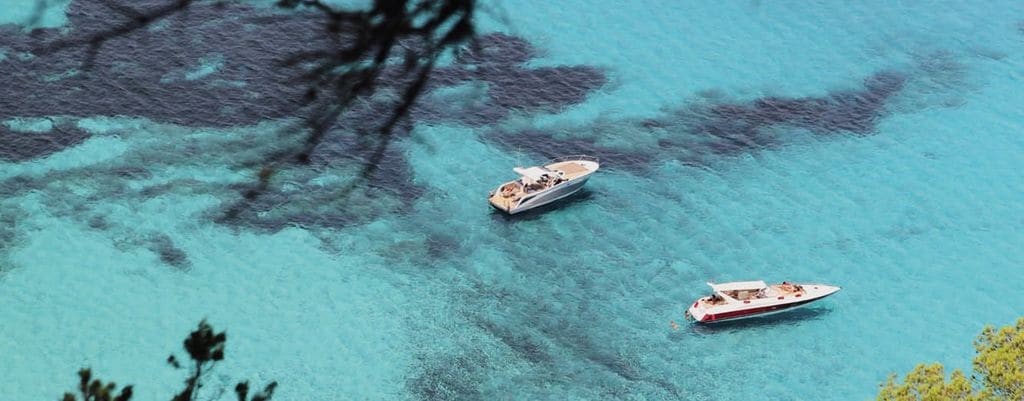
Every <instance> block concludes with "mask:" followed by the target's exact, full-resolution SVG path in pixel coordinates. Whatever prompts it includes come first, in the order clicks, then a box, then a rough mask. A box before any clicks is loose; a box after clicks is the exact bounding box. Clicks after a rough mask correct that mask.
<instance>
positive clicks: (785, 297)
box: [686, 280, 840, 323]
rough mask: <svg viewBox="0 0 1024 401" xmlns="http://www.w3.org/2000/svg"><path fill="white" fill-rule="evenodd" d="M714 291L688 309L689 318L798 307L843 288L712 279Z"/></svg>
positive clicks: (719, 319)
mask: <svg viewBox="0 0 1024 401" xmlns="http://www.w3.org/2000/svg"><path fill="white" fill-rule="evenodd" d="M708 285H709V286H711V289H712V290H713V291H714V293H712V294H711V296H708V297H704V298H701V299H698V300H697V301H696V302H694V303H693V305H690V308H689V309H687V311H686V318H687V319H692V320H694V321H696V322H698V323H715V322H722V321H726V320H734V319H742V318H745V317H754V316H763V315H767V314H771V313H778V312H782V311H786V310H790V309H794V308H797V307H800V306H803V305H806V304H809V303H811V302H814V301H817V300H819V299H822V298H825V297H827V296H829V295H832V294H835V293H836V292H838V291H839V290H840V288H839V287H835V286H831V285H824V284H793V283H789V282H785V281H784V282H782V284H773V285H767V284H765V283H764V281H760V280H758V281H735V282H731V283H721V284H714V283H708Z"/></svg>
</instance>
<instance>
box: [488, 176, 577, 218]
mask: <svg viewBox="0 0 1024 401" xmlns="http://www.w3.org/2000/svg"><path fill="white" fill-rule="evenodd" d="M588 179H590V177H589V176H587V177H583V178H579V179H576V180H572V181H570V182H567V183H565V184H562V185H559V186H557V187H554V188H551V189H549V190H547V191H544V192H542V193H539V194H537V195H534V196H533V197H531V198H530V199H527V200H526V201H524V202H522V203H520V204H519V206H516V207H514V208H512V210H508V211H507V212H508V214H516V213H522V212H525V211H527V210H530V209H536V208H538V207H541V206H544V205H547V204H549V203H552V202H555V201H558V200H559V199H562V198H565V197H568V196H570V195H572V194H574V193H577V192H579V191H580V190H581V189H583V184H586V183H587V180H588Z"/></svg>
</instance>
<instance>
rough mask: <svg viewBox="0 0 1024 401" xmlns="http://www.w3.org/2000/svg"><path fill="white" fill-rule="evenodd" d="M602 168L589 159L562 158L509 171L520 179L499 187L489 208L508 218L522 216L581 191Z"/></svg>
mask: <svg viewBox="0 0 1024 401" xmlns="http://www.w3.org/2000/svg"><path fill="white" fill-rule="evenodd" d="M600 167H601V165H600V163H598V160H597V158H596V157H592V156H583V155H577V156H563V157H559V158H557V159H554V160H551V161H549V162H547V164H544V165H543V166H533V167H526V168H523V167H516V168H514V169H512V171H515V172H516V173H518V174H519V178H518V179H516V180H514V181H509V182H506V183H504V184H502V185H501V186H500V187H498V189H496V190H494V191H491V192H490V194H489V197H488V201H490V203H491V206H494V207H495V208H497V209H498V210H501V211H504V212H506V213H508V214H516V213H520V212H524V211H527V210H530V209H533V208H536V207H540V206H543V205H546V204H549V203H551V202H554V201H557V200H559V199H562V198H565V197H567V196H569V195H572V194H574V193H576V192H577V191H579V190H580V189H582V188H583V184H584V183H586V182H587V179H589V178H590V175H591V174H593V173H594V172H595V171H597V169H598V168H600Z"/></svg>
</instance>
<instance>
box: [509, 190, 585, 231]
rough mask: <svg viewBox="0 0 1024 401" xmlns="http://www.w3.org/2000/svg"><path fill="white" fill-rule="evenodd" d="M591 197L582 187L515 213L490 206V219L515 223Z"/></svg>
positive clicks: (533, 218) (568, 206)
mask: <svg viewBox="0 0 1024 401" xmlns="http://www.w3.org/2000/svg"><path fill="white" fill-rule="evenodd" d="M592 198H594V193H593V192H591V191H590V190H588V189H587V188H582V189H580V190H579V191H577V192H576V193H574V194H572V195H569V196H567V197H565V198H562V199H559V200H557V201H554V202H551V203H549V204H547V205H544V206H540V207H537V208H534V209H530V210H527V211H525V212H520V213H516V214H507V213H505V212H503V211H501V210H497V209H495V208H491V219H493V220H495V221H498V222H502V223H506V224H515V223H517V222H520V221H530V220H537V219H539V218H540V217H541V216H542V215H543V214H545V213H547V212H550V211H552V210H554V209H562V208H570V207H572V205H575V204H577V203H582V202H585V201H588V200H590V199H592Z"/></svg>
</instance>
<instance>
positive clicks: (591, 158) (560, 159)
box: [544, 155, 601, 165]
mask: <svg viewBox="0 0 1024 401" xmlns="http://www.w3.org/2000/svg"><path fill="white" fill-rule="evenodd" d="M574 160H583V161H588V162H594V163H598V164H600V163H601V160H600V159H598V158H597V157H594V156H590V155H571V156H559V157H556V158H554V159H551V160H548V162H547V163H544V164H545V165H548V164H551V163H561V162H567V161H574Z"/></svg>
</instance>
